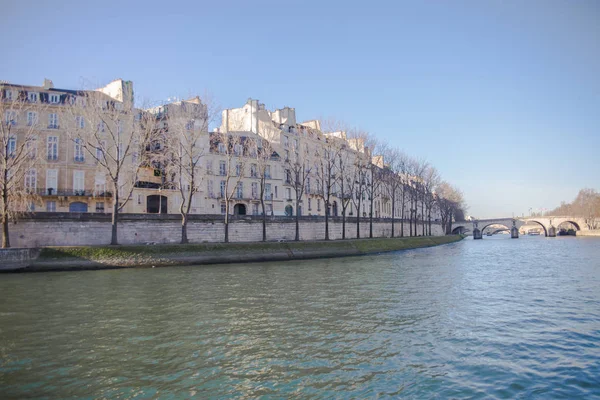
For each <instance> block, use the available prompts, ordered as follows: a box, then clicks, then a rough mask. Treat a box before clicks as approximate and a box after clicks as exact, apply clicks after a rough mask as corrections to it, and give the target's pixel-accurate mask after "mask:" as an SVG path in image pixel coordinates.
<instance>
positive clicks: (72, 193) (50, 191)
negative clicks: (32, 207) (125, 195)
mask: <svg viewBox="0 0 600 400" xmlns="http://www.w3.org/2000/svg"><path fill="white" fill-rule="evenodd" d="M36 193H37V194H38V195H39V196H42V197H49V196H65V197H84V196H87V197H112V196H113V195H112V192H108V191H95V190H85V189H81V190H79V189H78V190H75V189H56V188H37V189H36Z"/></svg>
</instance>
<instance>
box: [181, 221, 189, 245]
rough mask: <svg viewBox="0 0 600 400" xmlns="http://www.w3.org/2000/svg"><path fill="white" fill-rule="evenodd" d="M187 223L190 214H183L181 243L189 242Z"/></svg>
mask: <svg viewBox="0 0 600 400" xmlns="http://www.w3.org/2000/svg"><path fill="white" fill-rule="evenodd" d="M187 223H188V216H187V215H185V214H183V215H182V216H181V244H186V243H188V236H187Z"/></svg>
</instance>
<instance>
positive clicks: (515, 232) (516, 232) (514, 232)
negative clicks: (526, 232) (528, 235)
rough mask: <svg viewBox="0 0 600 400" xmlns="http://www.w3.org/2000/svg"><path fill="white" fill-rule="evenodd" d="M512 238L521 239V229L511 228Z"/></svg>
mask: <svg viewBox="0 0 600 400" xmlns="http://www.w3.org/2000/svg"><path fill="white" fill-rule="evenodd" d="M510 238H511V239H518V238H519V229H517V227H516V226H513V227H512V228H510Z"/></svg>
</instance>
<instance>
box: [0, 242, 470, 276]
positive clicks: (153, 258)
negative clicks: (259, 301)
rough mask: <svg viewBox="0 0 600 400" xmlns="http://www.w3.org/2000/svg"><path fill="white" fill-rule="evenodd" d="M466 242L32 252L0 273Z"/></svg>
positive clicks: (353, 252)
mask: <svg viewBox="0 0 600 400" xmlns="http://www.w3.org/2000/svg"><path fill="white" fill-rule="evenodd" d="M462 238H463V236H459V235H451V236H431V237H410V238H376V239H350V240H335V241H306V242H266V243H200V244H187V245H179V244H166V245H162V244H161V245H127V246H80V247H45V248H41V249H39V251H34V252H31V254H32V257H31V259H29V260H23V259H20V261H19V262H14V263H11V264H5V265H4V266H3V267H2V268H0V270H1V271H4V272H15V271H17V272H40V271H75V270H95V269H113V268H141V267H166V266H178V265H207V264H226V263H244V262H260V261H287V260H302V259H311V258H332V257H346V256H359V255H365V254H373V253H382V252H389V251H397V250H409V249H416V248H421V247H431V246H438V245H442V244H448V243H453V242H457V241H459V240H461V239H462ZM17 250H18V249H15V250H13V249H8V250H3V251H17Z"/></svg>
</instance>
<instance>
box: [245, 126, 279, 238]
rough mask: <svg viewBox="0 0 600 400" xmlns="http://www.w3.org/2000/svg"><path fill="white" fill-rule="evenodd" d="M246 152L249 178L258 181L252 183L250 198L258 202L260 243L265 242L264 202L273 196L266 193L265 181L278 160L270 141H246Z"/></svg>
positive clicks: (256, 139)
mask: <svg viewBox="0 0 600 400" xmlns="http://www.w3.org/2000/svg"><path fill="white" fill-rule="evenodd" d="M248 149H249V150H248V151H249V154H250V158H251V160H252V161H253V163H252V164H250V178H252V179H256V180H258V182H253V183H252V186H253V187H252V197H253V198H256V197H258V199H259V200H260V206H261V214H262V241H263V242H265V241H266V240H267V212H266V205H265V201H266V200H273V194H272V193H271V192H270V190H269V191H267V187H270V186H267V181H268V180H270V179H271V167H272V162H273V160H277V159H279V156H278V155H277V154H276V153H275V152H274V150H273V146H272V144H271V140H267V139H266V138H261V137H256V138H254V139H252V140H249V141H248Z"/></svg>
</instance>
